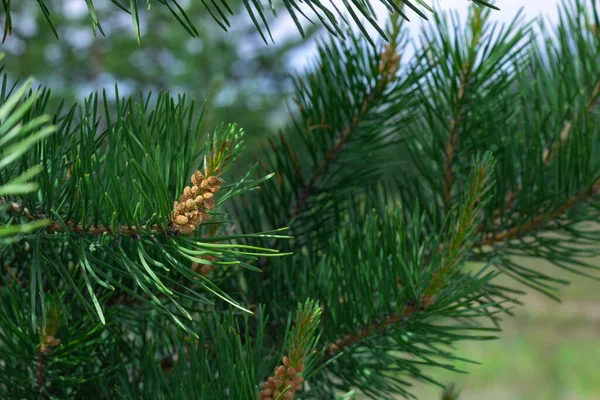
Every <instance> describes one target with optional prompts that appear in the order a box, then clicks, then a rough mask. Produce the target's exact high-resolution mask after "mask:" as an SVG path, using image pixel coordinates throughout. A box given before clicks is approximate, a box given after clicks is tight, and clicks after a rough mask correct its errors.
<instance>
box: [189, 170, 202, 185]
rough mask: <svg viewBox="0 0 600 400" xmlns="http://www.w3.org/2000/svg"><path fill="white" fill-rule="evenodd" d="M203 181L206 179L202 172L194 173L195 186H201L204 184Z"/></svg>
mask: <svg viewBox="0 0 600 400" xmlns="http://www.w3.org/2000/svg"><path fill="white" fill-rule="evenodd" d="M203 179H204V177H203V176H202V173H201V172H200V171H196V172H194V174H193V175H192V178H191V180H192V183H193V184H194V186H200V182H202V180H203Z"/></svg>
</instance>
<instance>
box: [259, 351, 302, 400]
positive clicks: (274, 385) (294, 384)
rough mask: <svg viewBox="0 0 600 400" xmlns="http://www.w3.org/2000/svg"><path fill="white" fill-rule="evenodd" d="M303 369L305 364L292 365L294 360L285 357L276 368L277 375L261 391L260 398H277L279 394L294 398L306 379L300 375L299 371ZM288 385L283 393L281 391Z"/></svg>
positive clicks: (285, 399)
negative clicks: (281, 363)
mask: <svg viewBox="0 0 600 400" xmlns="http://www.w3.org/2000/svg"><path fill="white" fill-rule="evenodd" d="M303 370H304V364H302V363H298V364H297V365H296V366H295V367H292V360H290V359H289V358H288V357H283V365H280V366H279V367H277V368H275V376H272V377H270V378H269V379H267V381H266V382H265V386H264V388H263V390H261V392H260V400H275V399H277V398H279V396H281V399H283V400H292V399H293V398H294V394H295V393H296V392H297V391H298V389H300V386H301V385H302V382H303V381H304V379H303V378H302V377H301V376H298V373H300V372H302V371H303ZM288 387H289V389H288V390H287V391H286V392H285V393H283V395H282V394H281V393H282V392H283V391H284V390H285V389H286V388H288Z"/></svg>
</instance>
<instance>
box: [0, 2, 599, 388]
mask: <svg viewBox="0 0 600 400" xmlns="http://www.w3.org/2000/svg"><path fill="white" fill-rule="evenodd" d="M46 2H47V4H48V5H49V8H50V11H51V12H52V18H53V21H54V22H55V25H56V29H57V31H58V34H59V36H60V40H57V39H56V37H55V36H54V34H53V32H52V30H51V28H50V27H49V26H48V24H47V22H46V21H45V19H44V16H43V14H42V12H41V10H40V8H39V5H38V4H37V2H35V1H14V2H13V3H12V9H13V21H14V28H13V32H12V35H11V36H9V37H8V38H7V39H6V41H5V43H3V44H2V45H1V50H2V52H4V53H6V57H5V59H4V60H3V62H4V64H5V71H7V72H8V74H9V76H10V77H11V78H12V79H13V80H17V79H19V78H24V77H27V76H30V75H33V76H35V77H36V78H37V81H38V83H40V84H43V85H47V86H49V87H50V88H51V89H52V93H53V96H52V100H51V101H53V102H56V104H58V102H59V101H60V100H61V99H64V100H65V103H66V105H71V104H73V103H75V102H76V101H78V100H81V99H83V98H84V97H87V96H88V95H89V93H90V92H92V91H94V90H102V89H106V91H107V94H108V95H109V96H111V95H112V94H113V93H114V89H113V87H114V84H115V83H116V84H117V85H118V87H119V93H120V94H121V95H128V94H129V93H137V92H139V91H140V90H143V91H144V92H147V91H148V90H151V91H153V92H156V91H158V90H163V89H168V90H170V91H171V92H172V93H182V94H186V95H187V96H189V97H191V98H194V99H196V101H198V102H200V103H202V102H203V101H204V100H205V99H207V101H208V102H207V107H208V110H207V113H206V115H205V117H206V118H205V120H204V121H205V122H204V123H205V124H206V126H205V131H206V132H208V131H211V130H212V128H213V127H214V126H215V125H217V124H218V123H220V122H221V121H226V122H237V123H238V124H240V125H241V126H242V127H244V129H245V130H246V132H247V140H246V143H247V147H248V151H247V152H246V155H245V157H246V160H245V161H244V160H242V161H241V162H239V163H238V165H240V166H241V168H242V169H245V168H246V167H247V165H248V164H247V162H248V161H251V160H253V159H255V155H254V154H256V150H257V149H258V147H259V143H260V140H259V139H260V138H261V137H263V136H265V135H266V134H267V133H269V132H273V131H276V130H278V129H279V128H280V127H282V126H283V125H284V124H286V123H287V121H288V119H287V115H288V108H287V104H288V103H289V98H288V95H289V94H290V93H291V92H292V86H291V79H290V78H289V74H290V73H292V72H293V71H294V69H297V68H299V66H301V65H302V64H304V63H306V62H307V61H309V58H311V57H312V53H311V51H310V50H311V48H313V44H314V39H315V37H316V36H318V35H320V34H321V33H322V32H323V29H322V28H319V27H318V26H314V25H308V24H306V29H305V33H306V36H307V38H306V40H303V39H302V38H301V37H300V35H299V34H298V33H297V31H296V30H295V29H292V28H293V26H291V24H292V21H291V20H289V19H286V18H281V19H278V20H277V21H273V24H272V26H271V28H272V32H273V37H274V39H275V43H274V44H273V43H269V45H268V46H267V45H265V43H264V42H263V40H262V39H261V37H260V35H259V34H258V33H257V32H256V29H255V27H254V25H253V23H252V21H251V20H250V18H248V16H247V14H246V13H245V12H242V9H243V7H244V6H243V4H242V3H241V1H236V2H231V4H236V6H235V7H237V8H238V10H237V11H239V12H236V14H237V16H236V17H233V18H232V24H231V25H232V28H230V29H229V32H228V33H224V32H223V30H222V29H221V28H220V27H219V26H218V25H217V24H216V23H215V22H214V20H213V19H212V17H211V16H210V15H209V14H208V12H206V9H205V7H204V5H203V4H202V2H201V1H191V0H189V1H184V2H182V4H185V5H186V12H187V13H188V15H189V16H190V19H192V20H193V21H194V22H195V25H196V27H197V28H198V31H199V37H198V38H193V37H191V36H190V35H189V34H188V33H187V32H186V31H185V30H184V29H183V28H182V27H181V26H180V25H179V24H177V23H174V20H173V18H172V16H171V15H170V14H169V13H168V11H167V10H166V9H165V8H162V7H156V8H153V9H152V10H151V11H150V12H148V10H147V9H145V8H144V7H141V8H140V13H141V19H140V24H141V31H142V32H141V33H142V41H141V44H139V45H138V42H137V41H136V38H135V32H134V28H133V26H132V23H131V20H130V17H129V16H128V15H127V14H125V13H123V12H121V11H119V10H118V9H117V8H116V7H114V6H113V5H112V4H111V3H110V1H109V0H103V1H95V2H94V5H95V7H96V10H97V13H98V18H99V20H100V22H101V24H102V28H103V30H104V33H105V35H106V36H102V35H100V34H98V33H97V34H96V36H94V32H93V30H92V24H91V20H90V17H89V15H88V13H87V8H86V5H85V1H83V0H46ZM516 11H517V10H503V11H502V12H510V13H513V14H514V13H516ZM3 22H4V21H2V23H3ZM544 267H545V265H543V263H539V265H536V266H534V268H539V269H543V268H544ZM569 279H571V280H572V281H573V283H572V285H571V286H570V288H569V289H568V290H565V291H564V292H563V293H564V295H563V298H564V302H563V303H562V304H557V303H555V302H553V301H551V300H549V299H547V298H545V297H543V296H541V295H539V294H537V293H531V294H529V295H528V296H527V299H526V301H525V303H526V306H525V307H520V308H519V309H518V310H516V311H515V317H514V318H510V319H508V320H506V321H505V324H504V325H503V327H504V328H505V332H504V334H503V335H502V336H501V339H499V340H497V341H494V342H493V343H489V342H485V343H468V344H465V345H464V346H463V347H461V348H460V349H459V351H460V352H461V354H460V355H461V356H463V357H465V358H468V359H474V360H478V361H480V362H482V364H483V365H473V364H467V363H465V365H462V367H463V368H464V370H465V371H468V372H469V374H468V375H464V376H463V377H459V378H458V379H457V377H456V375H455V374H450V373H444V372H441V373H440V376H438V377H437V378H438V379H440V381H442V382H446V383H450V382H456V383H457V387H458V388H459V389H460V396H459V398H460V399H463V400H468V399H482V398H485V399H490V400H493V399H498V400H501V399H513V400H516V399H548V400H562V399H565V400H566V399H569V400H571V399H586V400H587V399H589V400H592V399H599V398H600V378H598V376H599V374H598V371H597V366H595V365H594V361H597V360H598V359H600V342H599V341H598V337H599V336H598V335H599V333H600V293H599V292H598V290H597V282H593V281H591V280H586V279H583V278H578V277H573V276H569ZM511 284H514V282H512V281H511ZM444 374H445V375H444ZM416 393H417V394H418V395H419V397H420V398H424V399H429V398H440V391H439V390H438V389H436V388H435V387H432V386H429V385H425V384H423V385H420V387H419V389H418V390H417V391H416Z"/></svg>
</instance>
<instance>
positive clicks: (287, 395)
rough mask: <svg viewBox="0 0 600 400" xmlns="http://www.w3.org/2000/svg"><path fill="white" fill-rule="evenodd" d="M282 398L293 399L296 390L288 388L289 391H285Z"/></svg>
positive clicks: (285, 399) (284, 399)
mask: <svg viewBox="0 0 600 400" xmlns="http://www.w3.org/2000/svg"><path fill="white" fill-rule="evenodd" d="M281 398H282V399H283V400H292V399H293V398H294V392H292V391H291V390H288V391H287V392H285V393H284V394H283V396H281Z"/></svg>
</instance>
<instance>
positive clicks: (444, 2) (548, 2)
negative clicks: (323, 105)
mask: <svg viewBox="0 0 600 400" xmlns="http://www.w3.org/2000/svg"><path fill="white" fill-rule="evenodd" d="M369 1H370V2H371V4H372V5H373V7H374V9H375V12H376V13H377V15H378V16H382V17H384V18H385V17H386V16H387V15H388V11H387V9H386V8H385V7H384V6H383V4H382V3H381V2H380V1H379V0H369ZM413 1H414V0H413ZM488 1H489V0H488ZM333 2H334V3H335V5H336V6H337V7H338V9H340V10H344V9H345V7H344V4H343V2H342V1H341V0H333ZM325 3H327V2H325ZM425 3H426V4H429V5H430V6H432V8H433V9H434V10H456V11H458V14H459V16H460V18H461V20H464V19H465V18H466V16H467V10H468V8H469V6H470V5H471V1H469V0H425ZM493 3H494V4H495V5H496V7H498V8H500V11H496V10H493V11H492V15H491V18H492V20H495V21H498V22H500V23H502V22H505V23H510V22H511V21H512V19H513V18H514V17H515V15H516V14H517V12H518V11H519V9H521V8H523V12H524V14H523V16H524V18H525V20H530V19H534V18H536V17H538V16H540V15H543V16H544V17H545V18H546V19H547V20H548V19H550V20H551V21H556V17H557V6H558V5H559V4H561V3H562V1H561V0H496V1H493ZM405 9H407V8H406V7H405ZM426 14H430V13H427V12H426ZM407 15H408V17H409V18H410V22H409V23H408V27H409V30H410V32H411V34H412V35H413V36H416V35H417V33H418V32H419V29H420V27H421V25H422V24H427V23H431V19H430V21H425V20H423V19H422V18H421V17H419V16H418V15H417V14H416V13H414V12H413V11H412V10H410V9H408V10H407ZM281 17H283V15H280V18H281ZM286 17H287V16H286ZM380 20H381V21H383V19H381V18H380ZM283 25H284V26H283V27H282V26H279V27H277V28H279V29H277V28H276V30H279V32H277V33H278V34H281V35H282V36H285V35H295V34H298V33H297V31H296V28H295V26H294V25H293V23H291V20H290V21H289V22H287V21H286V22H285V23H284V24H283ZM368 25H369V24H368V22H367V23H366V24H365V26H367V27H368ZM367 30H368V31H369V33H370V34H371V36H372V37H377V36H378V34H377V32H376V31H375V30H374V29H372V28H370V27H369V28H368V29H367ZM274 36H275V42H276V43H277V36H279V35H274ZM315 51H316V44H315V43H309V44H307V45H306V46H303V48H302V50H300V51H297V52H295V53H294V54H293V55H292V58H291V60H290V66H291V67H293V68H294V69H296V70H298V69H303V68H304V66H306V65H307V64H309V63H310V61H311V60H313V59H314V54H315ZM407 56H410V55H408V54H407Z"/></svg>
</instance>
